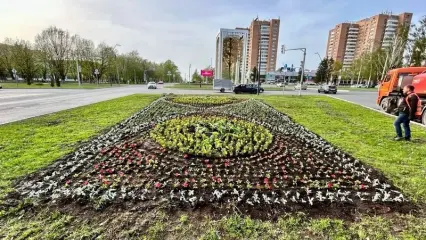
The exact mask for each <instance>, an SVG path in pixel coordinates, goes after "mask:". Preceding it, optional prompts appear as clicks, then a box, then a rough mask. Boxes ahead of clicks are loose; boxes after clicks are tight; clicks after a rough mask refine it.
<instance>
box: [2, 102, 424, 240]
mask: <svg viewBox="0 0 426 240" xmlns="http://www.w3.org/2000/svg"><path fill="white" fill-rule="evenodd" d="M156 97H157V96H153V95H151V96H147V95H133V96H129V97H124V98H120V99H116V100H111V101H106V102H102V103H98V104H94V105H89V106H85V107H80V108H77V109H73V110H68V111H63V112H59V113H55V114H51V115H47V116H42V117H37V118H34V119H29V120H24V121H21V122H17V123H11V124H6V125H3V126H0V149H1V151H0V171H1V172H2V175H1V177H0V183H1V186H2V189H3V190H5V189H6V188H8V187H9V186H10V183H11V180H13V179H15V178H16V177H19V176H22V175H24V174H27V173H29V172H32V171H36V170H37V169H39V168H41V167H43V166H46V165H48V164H49V163H51V162H52V161H54V160H55V159H57V158H58V157H60V156H62V155H64V154H66V153H68V152H70V151H72V149H74V148H75V147H76V146H77V145H78V144H79V142H80V141H84V140H87V139H88V138H90V137H91V136H94V135H96V134H98V133H100V132H102V130H103V129H106V128H108V127H109V126H111V125H113V124H115V123H117V122H119V121H120V120H122V119H125V118H126V117H128V116H129V115H131V114H132V113H133V112H135V111H137V110H139V109H141V108H142V107H144V106H145V105H147V104H149V103H150V102H151V101H153V100H154V99H155V98H156ZM259 99H261V100H263V101H264V102H265V103H267V104H269V105H271V106H273V107H275V108H276V109H278V110H279V111H282V112H284V113H286V114H288V115H289V116H291V117H292V118H293V119H294V120H295V121H297V122H299V123H301V124H302V125H304V126H306V127H307V128H308V129H309V130H311V131H313V132H315V133H317V134H319V135H321V136H322V137H323V138H325V139H326V140H328V141H329V142H331V143H333V144H334V145H336V146H338V147H340V148H342V149H343V150H345V151H347V152H349V153H351V154H352V155H354V156H355V157H357V158H359V159H360V160H362V161H364V162H366V163H367V164H370V165H372V166H374V167H375V168H377V169H379V170H381V171H382V172H383V173H384V174H385V175H386V176H388V177H389V178H390V179H391V180H392V181H393V182H394V184H395V185H396V186H398V187H400V188H401V189H402V191H403V192H404V193H405V194H406V195H408V196H409V197H411V198H412V199H413V201H416V202H418V203H419V204H421V205H422V206H423V205H424V203H425V202H426V188H425V186H426V161H425V159H426V133H425V130H424V128H421V127H418V126H413V138H414V141H413V142H412V143H407V142H394V141H392V137H393V135H394V132H393V131H394V130H393V127H392V122H393V119H392V118H390V117H387V116H384V115H382V114H380V113H377V112H374V111H370V110H368V109H365V108H362V107H359V106H357V105H353V104H350V103H346V102H342V101H339V100H336V99H331V98H328V97H325V96H304V97H291V96H262V97H259ZM124 106H126V107H124ZM129 106H130V107H129ZM25 209H27V208H25ZM34 209H35V210H36V211H35V210H34ZM420 212H421V214H423V215H420V216H419V214H416V215H411V214H406V215H400V214H388V215H383V216H380V215H379V216H366V215H360V216H359V218H358V219H356V220H354V221H344V220H341V219H330V218H315V219H311V218H309V217H308V216H306V215H304V214H302V213H291V214H290V213H289V214H288V215H286V216H281V217H280V218H278V219H277V220H276V221H262V220H254V219H250V218H248V217H244V216H239V215H238V212H235V213H234V214H230V215H228V216H226V217H221V218H215V217H214V216H213V215H212V214H205V213H203V212H200V211H199V210H192V211H181V212H177V213H176V214H172V215H168V214H166V213H165V211H162V210H158V211H154V212H153V211H151V212H150V211H147V212H146V213H145V212H135V213H132V212H124V213H120V212H108V211H107V212H106V213H105V214H102V213H99V214H98V215H95V217H93V216H92V215H90V214H88V215H87V216H86V215H73V214H72V213H64V212H58V211H56V210H54V209H53V210H52V209H47V208H42V209H40V208H37V207H34V206H33V210H32V211H31V210H23V208H22V206H21V207H17V208H13V209H10V210H8V211H3V213H2V209H1V208H0V238H4V239H27V238H32V239H94V238H101V239H102V238H104V239H380V240H381V239H426V220H425V218H424V216H425V215H424V208H421V209H420ZM2 215H3V216H2ZM23 219H25V221H24V220H23Z"/></svg>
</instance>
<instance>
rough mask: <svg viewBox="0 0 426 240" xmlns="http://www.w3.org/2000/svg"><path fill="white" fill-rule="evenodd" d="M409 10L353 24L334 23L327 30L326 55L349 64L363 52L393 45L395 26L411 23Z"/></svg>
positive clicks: (380, 15) (396, 28)
mask: <svg viewBox="0 0 426 240" xmlns="http://www.w3.org/2000/svg"><path fill="white" fill-rule="evenodd" d="M412 16H413V14H412V13H406V12H404V13H401V14H398V15H394V14H392V13H381V14H378V15H375V16H372V17H369V18H365V19H362V20H359V21H357V22H353V23H340V24H337V25H336V26H335V27H334V28H333V29H331V30H330V31H329V33H328V41H327V49H326V56H327V57H332V58H333V59H335V60H339V61H340V62H342V63H343V67H345V68H347V67H349V66H350V65H351V64H352V63H353V61H354V59H356V58H357V57H359V56H361V55H362V54H363V53H366V52H373V51H374V50H376V49H378V48H385V47H388V46H390V45H391V44H392V41H393V39H394V36H395V35H396V33H397V30H398V26H400V25H405V26H409V25H410V24H411V18H412Z"/></svg>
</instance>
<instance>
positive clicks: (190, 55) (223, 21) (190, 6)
mask: <svg viewBox="0 0 426 240" xmlns="http://www.w3.org/2000/svg"><path fill="white" fill-rule="evenodd" d="M395 1H396V0H390V1H389V2H395ZM415 1H419V0H415ZM379 2H380V1H379ZM384 3H385V4H386V5H389V4H391V3H389V4H388V3H387V1H385V2H384ZM420 3H421V1H420V2H419V4H420ZM382 5H383V2H382V4H377V6H374V5H373V4H372V3H371V1H366V0H361V1H358V2H357V5H354V4H353V2H352V1H338V0H309V1H308V0H302V1H300V0H268V1H257V0H233V1H228V0H216V1H214V2H212V1H201V0H180V1H172V0H155V1H154V0H139V1H137V0H120V1H116V0H63V1H58V0H37V1H32V0H14V1H9V0H0V9H5V11H2V14H1V15H0V29H2V31H0V38H4V37H18V38H24V39H28V40H33V39H34V36H35V35H36V34H37V33H39V32H41V30H42V29H44V28H46V27H48V26H50V25H56V26H57V27H61V28H64V29H68V30H69V31H70V32H71V33H75V34H79V35H81V36H82V37H84V38H88V39H92V40H94V41H95V42H97V43H99V42H102V41H105V42H106V43H108V44H111V45H114V44H117V43H118V44H120V45H121V47H120V48H119V50H120V51H121V52H129V51H131V50H133V49H135V50H137V51H138V52H139V53H140V55H141V56H142V57H143V58H146V59H149V60H153V61H165V60H167V59H171V60H173V61H174V62H176V63H177V65H178V66H179V68H180V70H181V72H182V73H186V72H187V71H188V66H189V64H192V66H193V67H192V69H193V70H194V69H195V68H197V69H200V68H203V67H206V66H208V65H209V64H210V59H211V58H213V59H214V54H215V38H216V34H217V33H218V31H219V29H220V28H235V27H248V26H249V25H250V21H251V20H252V19H253V18H255V17H256V16H259V18H261V19H270V18H278V17H280V19H281V27H280V38H279V42H280V44H286V46H288V47H289V48H292V47H306V48H308V53H307V60H306V64H307V68H311V69H312V68H315V67H316V66H317V65H318V62H319V59H318V56H316V55H315V52H319V53H320V54H321V55H322V56H324V54H325V48H326V41H327V34H328V30H329V29H331V28H332V27H333V26H334V25H336V24H337V23H339V22H342V21H346V20H357V19H360V18H362V17H368V16H370V15H373V14H375V13H378V12H380V11H381V10H379V9H381V8H382ZM366 6H369V8H366ZM389 6H390V5H389ZM396 6H398V7H399V8H401V7H400V6H399V5H396ZM413 6H415V5H413ZM396 10H398V11H400V10H401V9H396ZM401 11H404V10H401ZM405 11H407V10H405ZM301 58H302V54H301V52H289V53H288V54H285V55H284V56H283V55H280V56H279V57H278V62H277V65H278V66H280V65H281V64H282V63H287V64H295V65H299V63H300V60H301Z"/></svg>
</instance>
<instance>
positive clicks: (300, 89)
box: [281, 45, 306, 96]
mask: <svg viewBox="0 0 426 240" xmlns="http://www.w3.org/2000/svg"><path fill="white" fill-rule="evenodd" d="M293 50H300V51H302V52H303V61H302V66H301V68H302V69H301V70H302V74H300V88H299V96H301V95H302V84H303V77H304V76H305V60H306V48H292V49H286V48H285V45H282V47H281V53H282V54H285V52H286V51H293Z"/></svg>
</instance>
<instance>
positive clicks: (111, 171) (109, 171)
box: [106, 168, 114, 174]
mask: <svg viewBox="0 0 426 240" xmlns="http://www.w3.org/2000/svg"><path fill="white" fill-rule="evenodd" d="M106 171H107V172H108V173H109V174H111V173H113V172H114V168H113V169H111V168H108V169H107V170H106Z"/></svg>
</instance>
